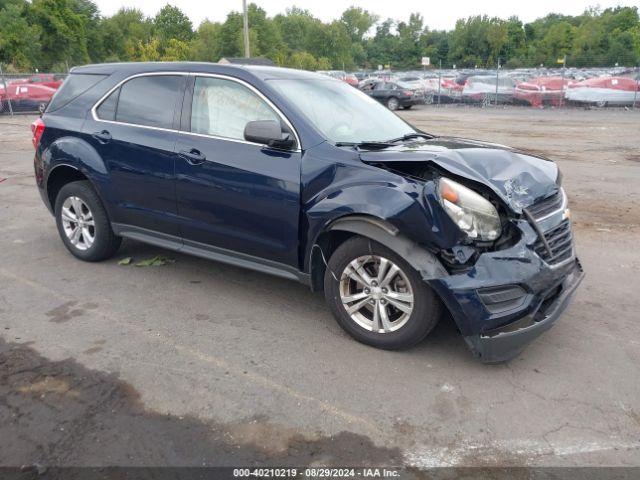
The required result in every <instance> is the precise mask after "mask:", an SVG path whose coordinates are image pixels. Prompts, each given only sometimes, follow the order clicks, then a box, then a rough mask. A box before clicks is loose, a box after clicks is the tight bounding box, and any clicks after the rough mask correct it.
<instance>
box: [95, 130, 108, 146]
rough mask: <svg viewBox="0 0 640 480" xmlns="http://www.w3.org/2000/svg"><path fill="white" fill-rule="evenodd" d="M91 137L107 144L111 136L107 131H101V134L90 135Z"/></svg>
mask: <svg viewBox="0 0 640 480" xmlns="http://www.w3.org/2000/svg"><path fill="white" fill-rule="evenodd" d="M91 136H92V137H93V138H95V139H96V140H98V141H99V142H100V143H109V141H110V140H111V138H112V137H111V134H110V133H109V132H108V131H107V130H102V131H101V132H95V133H92V134H91Z"/></svg>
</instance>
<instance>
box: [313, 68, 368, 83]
mask: <svg viewBox="0 0 640 480" xmlns="http://www.w3.org/2000/svg"><path fill="white" fill-rule="evenodd" d="M316 73H319V74H321V75H327V76H329V77H331V78H336V79H338V80H342V81H343V82H346V83H348V84H349V85H351V86H352V87H357V86H358V78H357V77H356V76H355V75H353V74H350V73H347V72H345V71H344V70H317V71H316Z"/></svg>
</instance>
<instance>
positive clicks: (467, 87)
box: [462, 75, 516, 103]
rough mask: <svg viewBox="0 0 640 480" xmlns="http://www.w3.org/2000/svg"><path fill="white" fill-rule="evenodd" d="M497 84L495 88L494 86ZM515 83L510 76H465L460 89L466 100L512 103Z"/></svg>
mask: <svg viewBox="0 0 640 480" xmlns="http://www.w3.org/2000/svg"><path fill="white" fill-rule="evenodd" d="M496 85H497V88H496ZM515 89H516V84H515V81H514V80H513V79H512V78H509V77H496V76H488V75H487V76H478V77H469V78H467V81H466V83H465V84H464V87H463V89H462V98H463V100H464V101H466V102H474V103H475V102H487V103H491V102H495V101H497V102H498V103H513V95H514V93H515Z"/></svg>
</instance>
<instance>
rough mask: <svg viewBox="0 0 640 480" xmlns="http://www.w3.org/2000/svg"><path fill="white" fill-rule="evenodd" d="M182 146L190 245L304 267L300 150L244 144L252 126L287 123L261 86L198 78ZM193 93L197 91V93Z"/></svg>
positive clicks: (179, 176) (179, 175)
mask: <svg viewBox="0 0 640 480" xmlns="http://www.w3.org/2000/svg"><path fill="white" fill-rule="evenodd" d="M191 82H192V84H191V86H190V90H189V93H188V94H187V98H186V99H185V107H184V110H183V114H182V119H183V124H182V130H184V131H183V132H181V133H180V136H179V138H178V142H177V145H176V151H177V152H178V153H179V158H178V160H177V161H176V196H177V202H178V215H179V216H180V221H181V229H182V234H183V239H184V244H185V246H187V247H189V246H194V247H197V248H207V247H214V248H218V249H220V248H221V249H225V250H231V251H234V252H237V253H242V254H246V255H250V256H252V257H260V258H262V259H266V260H270V261H275V262H277V263H279V264H286V265H288V266H295V267H297V265H298V251H297V247H298V222H299V214H300V161H301V153H300V149H299V148H298V146H296V147H295V148H293V149H291V150H290V151H282V150H276V149H273V148H270V147H267V146H265V145H260V144H257V143H252V142H248V141H245V140H244V135H243V132H244V127H245V125H246V124H247V122H249V121H253V120H276V121H278V122H280V123H281V125H282V127H283V129H284V130H285V131H287V130H289V129H290V127H289V126H288V125H287V123H288V122H286V119H284V117H283V116H282V115H281V114H280V113H278V112H277V111H276V109H275V107H274V106H273V105H272V104H271V103H270V102H269V101H268V100H267V99H266V98H265V97H264V96H263V95H262V94H261V93H260V92H259V91H257V90H256V89H255V88H254V87H252V86H251V85H249V84H247V83H245V82H242V81H240V80H238V79H234V78H231V77H222V76H219V75H202V76H195V77H194V78H192V79H191ZM191 92H193V93H192V94H191Z"/></svg>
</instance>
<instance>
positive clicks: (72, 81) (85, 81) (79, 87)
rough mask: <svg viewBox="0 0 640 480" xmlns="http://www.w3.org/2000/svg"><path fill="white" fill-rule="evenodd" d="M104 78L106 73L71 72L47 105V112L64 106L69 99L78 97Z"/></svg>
mask: <svg viewBox="0 0 640 480" xmlns="http://www.w3.org/2000/svg"><path fill="white" fill-rule="evenodd" d="M105 78H107V75H90V74H85V73H73V74H71V75H69V76H68V77H67V79H66V80H65V81H64V83H63V84H62V85H61V86H60V88H59V89H58V91H57V92H56V93H55V95H54V96H53V98H52V99H51V102H50V103H49V106H48V107H47V112H53V111H54V110H58V109H59V108H62V107H64V106H65V105H66V104H67V103H69V102H70V101H71V100H74V99H75V98H78V97H79V96H80V95H82V94H83V93H84V92H86V91H87V90H89V89H90V88H91V87H93V86H94V85H96V84H97V83H98V82H99V81H101V80H104V79H105Z"/></svg>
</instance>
